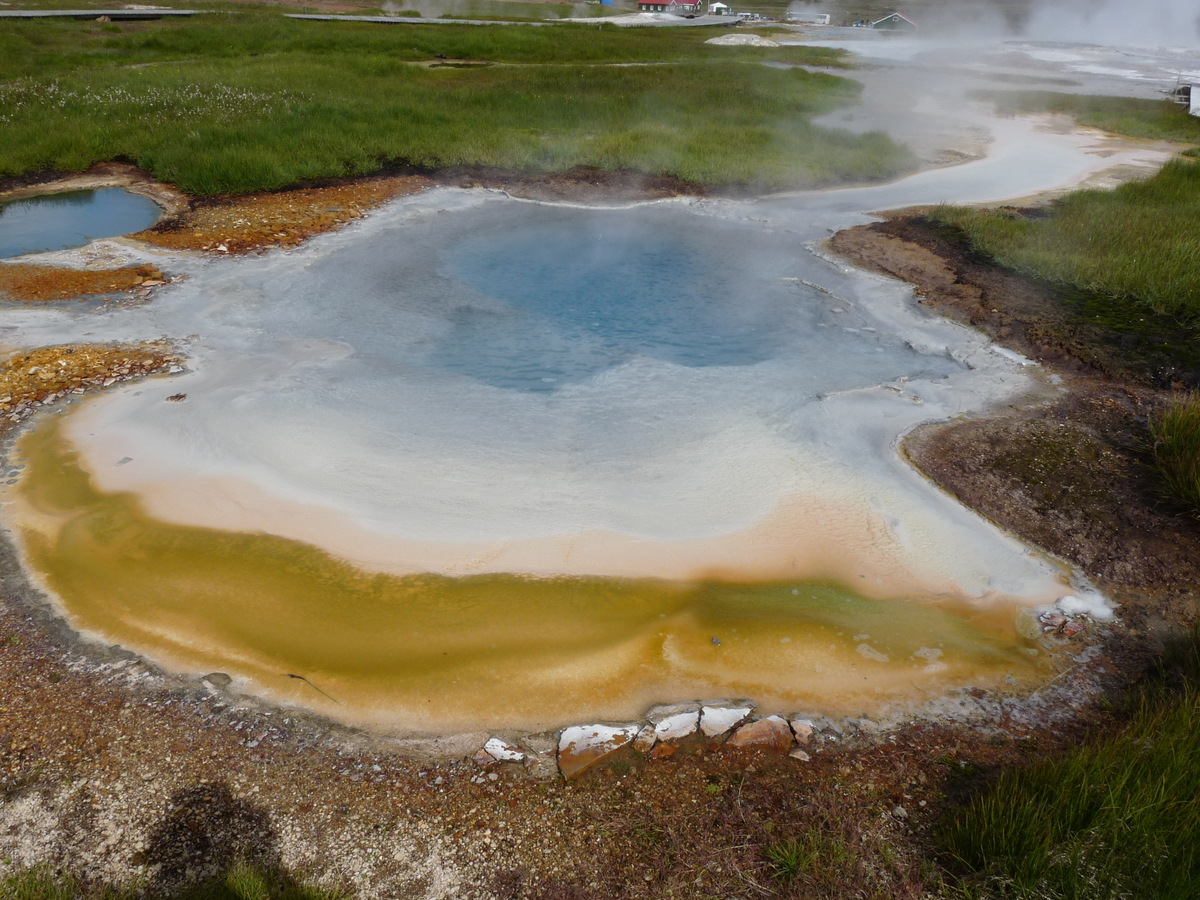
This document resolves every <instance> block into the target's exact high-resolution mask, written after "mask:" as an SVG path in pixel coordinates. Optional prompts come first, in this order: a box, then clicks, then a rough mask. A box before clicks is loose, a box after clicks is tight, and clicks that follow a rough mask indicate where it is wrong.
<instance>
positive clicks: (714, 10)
mask: <svg viewBox="0 0 1200 900" xmlns="http://www.w3.org/2000/svg"><path fill="white" fill-rule="evenodd" d="M708 14H709V15H710V16H732V15H733V10H732V9H730V8H729V7H728V6H726V5H725V4H724V3H720V2H714V3H710V4H708Z"/></svg>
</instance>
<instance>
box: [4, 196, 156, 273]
mask: <svg viewBox="0 0 1200 900" xmlns="http://www.w3.org/2000/svg"><path fill="white" fill-rule="evenodd" d="M161 213H162V210H160V209H159V208H158V206H157V205H156V204H155V203H154V201H153V200H150V199H149V198H147V197H142V196H140V195H138V194H131V193H130V192H129V191H126V190H124V189H122V188H102V189H100V190H94V191H68V192H66V193H61V194H44V195H42V196H40V197H30V198H29V199H26V200H10V201H7V202H4V203H0V259H4V258H7V257H11V256H21V255H23V254H26V253H41V252H43V251H46V250H63V249H66V248H69V247H82V246H83V245H84V244H87V243H88V242H89V241H94V240H97V239H99V238H106V237H115V236H117V235H121V234H130V233H132V232H135V231H142V230H143V229H146V228H149V227H150V226H151V225H153V224H154V223H155V222H157V221H158V218H159V216H160V215H161Z"/></svg>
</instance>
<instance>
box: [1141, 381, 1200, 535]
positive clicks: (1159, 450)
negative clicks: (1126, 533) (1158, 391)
mask: <svg viewBox="0 0 1200 900" xmlns="http://www.w3.org/2000/svg"><path fill="white" fill-rule="evenodd" d="M1150 435H1151V437H1152V439H1153V441H1154V462H1155V465H1156V466H1157V468H1158V472H1159V475H1160V476H1161V478H1162V481H1163V485H1164V487H1165V489H1166V492H1167V493H1168V494H1169V495H1170V496H1171V497H1172V498H1174V499H1175V500H1177V501H1178V502H1180V503H1182V504H1183V505H1185V506H1187V507H1189V508H1191V510H1192V511H1193V512H1194V513H1195V514H1197V515H1200V394H1192V395H1191V396H1190V397H1187V398H1186V399H1183V400H1179V401H1177V402H1175V403H1173V404H1172V405H1171V406H1169V407H1168V408H1167V409H1166V411H1165V412H1163V413H1162V414H1161V415H1160V416H1158V417H1157V418H1155V419H1153V420H1152V421H1151V423H1150Z"/></svg>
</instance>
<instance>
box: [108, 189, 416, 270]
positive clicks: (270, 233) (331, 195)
mask: <svg viewBox="0 0 1200 900" xmlns="http://www.w3.org/2000/svg"><path fill="white" fill-rule="evenodd" d="M430 184H431V181H430V180H429V179H428V178H426V177H424V176H420V175H397V176H391V177H383V178H370V179H364V180H361V181H351V182H346V183H343V184H336V185H331V186H328V187H315V188H300V189H297V190H291V191H280V192H277V193H261V194H246V195H243V196H240V197H218V198H212V199H204V200H192V201H190V203H189V206H188V208H187V209H186V210H183V211H181V212H180V213H178V214H177V215H175V216H170V217H168V218H166V219H164V220H163V221H161V222H159V223H158V224H157V225H155V226H154V227H153V228H149V229H147V230H146V231H140V232H138V233H136V234H132V235H130V237H131V238H132V239H133V240H136V241H141V242H142V243H146V244H151V245H153V246H155V247H162V248H164V249H167V250H208V251H213V252H217V253H245V252H247V251H250V250H260V249H263V248H266V247H295V246H296V245H298V244H300V243H302V242H303V241H305V240H307V239H308V238H310V237H312V236H313V235H316V234H321V233H323V232H326V231H333V230H335V229H337V228H341V227H342V226H343V225H345V224H346V223H347V222H351V221H353V220H354V219H357V218H360V217H361V216H362V215H364V214H365V213H366V212H368V211H369V210H372V209H374V208H376V207H377V206H380V205H381V204H383V203H386V202H387V201H389V200H392V199H394V198H396V197H401V196H404V195H406V194H413V193H416V192H418V191H421V190H424V189H425V188H427V187H428V186H429V185H430Z"/></svg>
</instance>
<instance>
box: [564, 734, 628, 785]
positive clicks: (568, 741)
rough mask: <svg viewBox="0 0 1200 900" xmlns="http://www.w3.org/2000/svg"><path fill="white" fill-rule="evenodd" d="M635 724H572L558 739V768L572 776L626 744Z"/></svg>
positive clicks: (569, 776) (566, 774) (567, 775)
mask: <svg viewBox="0 0 1200 900" xmlns="http://www.w3.org/2000/svg"><path fill="white" fill-rule="evenodd" d="M640 730H641V726H639V725H572V726H571V727H570V728H564V729H563V732H562V734H561V735H559V738H558V769H559V771H560V772H562V775H563V777H564V778H572V777H574V776H575V775H578V774H579V773H580V772H583V771H584V770H585V769H589V768H591V767H592V766H594V765H595V764H596V763H598V762H600V761H601V760H602V759H604V758H605V757H607V756H610V755H612V754H613V753H616V752H617V751H618V750H620V749H621V748H622V747H624V746H625V745H626V744H629V743H630V742H631V741H633V739H634V738H635V737H637V734H638V731H640Z"/></svg>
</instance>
